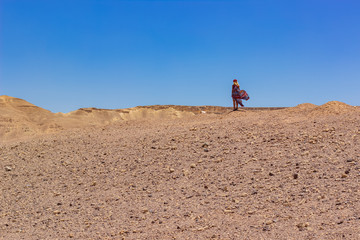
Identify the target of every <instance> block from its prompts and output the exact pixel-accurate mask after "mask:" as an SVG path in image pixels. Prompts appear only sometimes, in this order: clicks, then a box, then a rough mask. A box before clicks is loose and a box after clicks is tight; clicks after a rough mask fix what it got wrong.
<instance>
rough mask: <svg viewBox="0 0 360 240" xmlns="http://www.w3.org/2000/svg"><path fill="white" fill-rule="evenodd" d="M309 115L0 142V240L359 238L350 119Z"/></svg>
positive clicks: (136, 125) (201, 120)
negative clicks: (0, 193) (0, 143)
mask: <svg viewBox="0 0 360 240" xmlns="http://www.w3.org/2000/svg"><path fill="white" fill-rule="evenodd" d="M307 112H308V111H307ZM313 113H314V112H312V114H310V113H307V114H304V112H303V109H300V110H299V111H298V112H296V111H294V112H291V113H289V112H288V109H286V110H277V111H258V112H242V111H240V112H233V113H230V114H223V115H207V114H202V115H196V116H193V117H190V118H179V119H174V120H168V119H162V120H155V121H126V122H119V123H117V124H115V125H111V126H107V127H101V128H99V127H94V128H91V129H89V128H88V129H83V130H81V129H79V130H68V131H65V132H62V133H59V134H57V135H51V136H43V137H39V138H37V139H33V140H28V141H23V142H17V143H7V144H2V145H0V146H1V148H0V159H1V161H0V171H1V172H2V173H1V174H0V182H1V189H2V195H1V197H0V206H2V208H1V209H0V234H1V236H0V238H2V239H69V238H73V239H360V227H359V226H360V202H359V199H360V152H359V151H360V150H359V143H360V115H359V112H358V111H355V110H354V111H352V112H346V114H333V113H332V112H331V111H327V114H325V115H324V113H323V111H321V110H319V113H318V115H316V114H313Z"/></svg>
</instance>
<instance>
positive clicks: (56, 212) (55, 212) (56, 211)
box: [53, 210, 61, 215]
mask: <svg viewBox="0 0 360 240" xmlns="http://www.w3.org/2000/svg"><path fill="white" fill-rule="evenodd" d="M53 213H54V214H55V215H57V214H60V213H61V212H60V211H59V210H55V211H54V212H53Z"/></svg>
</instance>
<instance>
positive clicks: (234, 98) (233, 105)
mask: <svg viewBox="0 0 360 240" xmlns="http://www.w3.org/2000/svg"><path fill="white" fill-rule="evenodd" d="M235 102H236V101H235V98H233V106H234V108H233V110H235Z"/></svg>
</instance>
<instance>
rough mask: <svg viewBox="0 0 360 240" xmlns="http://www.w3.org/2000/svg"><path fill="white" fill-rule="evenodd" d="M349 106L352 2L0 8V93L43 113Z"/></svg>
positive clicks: (358, 18)
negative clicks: (237, 100)
mask: <svg viewBox="0 0 360 240" xmlns="http://www.w3.org/2000/svg"><path fill="white" fill-rule="evenodd" d="M234 78H237V79H238V81H239V83H240V87H241V88H242V89H245V90H247V92H248V93H249V95H250V97H251V99H250V100H249V101H247V102H245V105H246V106H248V107H262V106H295V105H297V104H300V103H304V102H310V103H314V104H318V105H320V104H324V103H326V102H328V101H332V100H337V101H342V102H345V103H347V104H350V105H360V94H359V93H360V1H359V0H239V1H211V0H209V1H186V0H184V1H120V0H0V95H9V96H13V97H19V98H23V99H25V100H27V101H29V102H31V103H33V104H35V105H38V106H40V107H43V108H45V109H48V110H51V111H53V112H69V111H73V110H76V109H78V108H80V107H98V108H127V107H134V106H138V105H154V104H176V105H217V106H231V105H232V100H231V97H230V94H231V85H232V80H233V79H234Z"/></svg>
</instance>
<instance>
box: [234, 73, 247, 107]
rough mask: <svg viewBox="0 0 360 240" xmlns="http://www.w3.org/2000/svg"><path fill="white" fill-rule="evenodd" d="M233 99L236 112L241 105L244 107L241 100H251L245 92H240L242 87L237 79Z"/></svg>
mask: <svg viewBox="0 0 360 240" xmlns="http://www.w3.org/2000/svg"><path fill="white" fill-rule="evenodd" d="M231 97H232V99H233V106H234V111H236V110H237V109H238V108H239V104H240V106H241V107H244V105H243V104H242V100H241V99H245V100H248V99H249V96H248V95H247V93H246V92H245V91H244V90H241V91H240V86H239V83H238V82H237V80H236V79H234V81H233V85H232V92H231Z"/></svg>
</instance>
